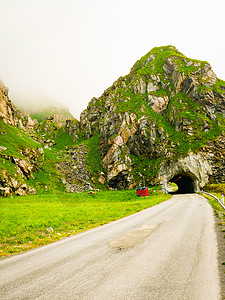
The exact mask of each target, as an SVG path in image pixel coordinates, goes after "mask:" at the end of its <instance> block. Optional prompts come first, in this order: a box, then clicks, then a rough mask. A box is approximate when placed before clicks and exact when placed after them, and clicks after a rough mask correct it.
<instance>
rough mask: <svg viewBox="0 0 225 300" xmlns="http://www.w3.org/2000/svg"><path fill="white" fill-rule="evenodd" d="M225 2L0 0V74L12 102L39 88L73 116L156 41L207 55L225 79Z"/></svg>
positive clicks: (34, 99)
mask: <svg viewBox="0 0 225 300" xmlns="http://www.w3.org/2000/svg"><path fill="white" fill-rule="evenodd" d="M224 8H225V3H224V1H222V0H214V1H208V0H206V1H201V0H199V1H193V0H189V1H182V2H181V1H177V0H171V1H166V0H157V1H155V0H137V1H136V0H129V1H128V0H120V1H119V0H113V1H112V0H108V1H104V0H95V1H91V0H85V1H84V0H83V1H82V0H66V1H65V0H19V1H18V0H0V41H1V42H0V78H1V79H2V80H3V81H4V82H5V84H6V86H8V88H9V96H10V98H11V100H12V101H13V102H17V103H18V102H22V101H24V103H31V104H32V105H35V104H36V103H38V102H39V100H40V99H41V98H42V96H40V95H43V100H42V102H44V103H45V102H48V100H47V99H52V100H55V101H57V102H59V103H62V104H63V105H65V106H67V107H68V108H69V110H70V112H71V113H72V114H73V115H74V116H75V117H76V118H79V115H80V112H81V111H82V110H83V109H85V108H86V106H87V104H88V102H89V101H90V100H91V98H92V97H99V96H100V95H101V94H102V93H103V91H104V90H105V89H106V88H108V87H109V86H111V85H112V83H113V82H114V81H115V80H117V79H118V78H119V77H120V76H123V75H126V74H128V73H129V71H130V68H131V67H132V66H133V64H134V63H135V62H136V61H137V60H138V59H140V58H141V57H142V56H143V55H145V54H146V53H147V52H148V51H149V50H151V49H152V48H153V47H155V46H163V45H174V46H176V47H177V49H178V50H179V51H181V52H182V53H183V54H184V55H186V56H188V57H190V58H195V59H200V60H206V61H208V62H209V63H210V64H211V65H212V68H213V70H214V71H215V73H216V74H217V76H218V77H219V78H221V79H224V80H225V68H224V66H225V56H224V46H225V42H224V38H223V34H224V16H223V15H224V11H225V10H224ZM36 95H38V96H36ZM49 101H50V100H49Z"/></svg>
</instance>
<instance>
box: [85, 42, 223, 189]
mask: <svg viewBox="0 0 225 300" xmlns="http://www.w3.org/2000/svg"><path fill="white" fill-rule="evenodd" d="M224 117H225V82H224V81H222V80H220V79H218V78H217V77H216V74H215V73H214V72H213V70H212V68H211V66H210V65H209V63H207V62H205V61H199V60H194V59H190V58H187V57H185V56H184V55H183V54H182V53H180V52H179V51H178V50H177V49H176V48H175V47H173V46H167V47H158V48H154V49H152V50H151V51H150V52H149V53H147V54H146V55H145V56H144V57H142V58H141V59H140V60H139V61H137V62H136V63H135V64H134V66H133V67H132V69H131V71H130V73H129V74H128V75H127V76H124V77H121V78H119V79H118V80H117V81H116V82H115V83H114V84H113V85H112V86H111V87H110V88H108V89H107V90H106V91H105V92H104V93H103V95H102V96H101V97H100V98H98V99H96V98H93V99H92V100H91V102H90V103H89V105H88V107H87V109H86V110H85V111H83V112H82V113H81V118H80V131H81V132H82V133H83V135H84V138H86V139H87V138H90V137H91V136H93V135H96V134H99V135H100V148H99V151H100V154H101V158H102V164H103V167H104V169H105V171H106V173H107V181H108V186H109V187H111V188H117V189H122V188H132V187H134V186H136V185H138V184H140V183H141V181H142V177H143V176H145V180H146V181H147V183H148V184H159V183H160V184H162V185H163V186H164V187H165V188H166V183H167V182H168V181H175V180H177V178H181V181H184V182H185V184H182V187H183V190H184V191H185V190H193V191H195V190H199V189H201V188H202V187H203V186H204V185H205V184H206V183H207V182H221V181H223V182H224V181H225V136H224V128H225V119H224ZM178 182H179V180H178Z"/></svg>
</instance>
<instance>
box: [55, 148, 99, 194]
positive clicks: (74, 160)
mask: <svg viewBox="0 0 225 300" xmlns="http://www.w3.org/2000/svg"><path fill="white" fill-rule="evenodd" d="M86 154H87V148H86V146H85V145H84V144H80V145H79V146H74V147H68V149H67V152H66V154H64V155H63V157H62V161H59V162H57V163H56V165H57V168H58V170H59V171H60V173H61V174H62V182H63V183H64V184H65V186H66V191H67V192H70V193H77V192H84V191H88V190H93V189H94V187H93V185H91V184H90V182H89V181H90V178H91V176H92V175H91V173H90V172H89V171H88V169H87V165H86V159H85V157H86Z"/></svg>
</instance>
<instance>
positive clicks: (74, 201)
mask: <svg viewBox="0 0 225 300" xmlns="http://www.w3.org/2000/svg"><path fill="white" fill-rule="evenodd" d="M169 198H170V195H164V194H162V193H161V192H160V191H156V190H153V189H152V190H150V196H149V197H141V198H139V197H137V196H136V191H135V190H129V191H104V192H99V193H96V194H88V193H80V194H69V193H67V194H65V193H60V194H48V195H43V194H42V195H34V196H24V197H13V198H9V197H8V198H4V199H0V215H1V219H0V256H7V255H9V254H13V253H19V252H21V251H26V250H29V249H32V248H35V247H38V246H41V245H44V244H47V243H51V242H53V241H55V240H58V239H61V238H62V237H66V236H70V235H72V234H77V233H80V232H83V231H85V230H88V229H91V228H95V227H97V226H100V225H103V224H106V223H109V222H111V221H114V220H117V219H120V218H123V217H125V216H128V215H130V214H133V213H135V212H138V211H141V210H143V209H145V208H147V207H151V206H153V205H156V204H158V203H160V202H162V201H165V200H167V199H169Z"/></svg>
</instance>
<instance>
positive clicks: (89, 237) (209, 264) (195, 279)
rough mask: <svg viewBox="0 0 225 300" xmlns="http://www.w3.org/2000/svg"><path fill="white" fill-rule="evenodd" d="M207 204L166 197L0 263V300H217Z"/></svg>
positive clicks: (213, 236)
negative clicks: (99, 225) (126, 215)
mask: <svg viewBox="0 0 225 300" xmlns="http://www.w3.org/2000/svg"><path fill="white" fill-rule="evenodd" d="M219 294H220V287H219V275H218V267H217V244H216V234H215V231H214V218H213V211H212V208H211V206H210V205H209V204H208V202H207V200H205V199H204V198H203V197H201V196H198V195H195V194H189V195H187V194H186V195H175V196H173V197H172V199H171V200H169V201H166V202H164V203H161V204H159V205H157V206H155V207H152V208H149V209H146V210H144V211H142V212H140V213H137V214H135V215H132V216H129V217H126V218H124V219H121V220H119V221H116V222H112V223H110V224H108V225H105V226H101V227H99V228H96V229H94V230H90V231H88V232H85V233H82V234H79V235H77V236H74V237H70V238H66V239H64V240H62V241H59V242H56V243H54V244H51V245H48V246H44V247H42V248H39V249H36V250H33V251H30V252H28V253H25V254H21V255H16V256H12V257H10V258H7V259H4V260H2V261H0V299H1V300H6V299H13V300H15V299H54V300H56V299H66V300H67V299H90V300H94V299H104V300H105V299H107V300H108V299H123V300H125V299H154V300H156V299H157V300H158V299H165V300H176V299H177V300H183V299H190V300H203V299H204V300H217V299H220V296H219Z"/></svg>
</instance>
